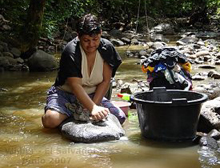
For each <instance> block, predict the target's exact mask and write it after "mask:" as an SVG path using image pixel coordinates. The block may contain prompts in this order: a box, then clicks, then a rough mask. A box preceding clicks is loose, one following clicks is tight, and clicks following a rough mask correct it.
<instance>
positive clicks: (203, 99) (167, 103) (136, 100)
mask: <svg viewBox="0 0 220 168" xmlns="http://www.w3.org/2000/svg"><path fill="white" fill-rule="evenodd" d="M165 90H166V91H168V92H182V93H183V92H185V93H186V92H191V93H195V94H198V95H201V98H199V99H195V100H187V103H186V104H185V103H184V104H182V105H183V106H186V105H193V104H201V103H203V102H205V101H206V100H207V99H208V95H206V94H205V93H200V92H196V91H185V90H179V89H165ZM149 92H154V90H149V91H144V92H136V93H134V94H132V95H131V98H130V100H131V101H133V102H136V103H140V104H144V103H147V104H154V105H170V106H176V105H178V106H181V104H179V103H178V104H173V102H172V101H166V102H162V101H153V100H143V99H139V98H136V96H137V95H140V94H144V93H149Z"/></svg>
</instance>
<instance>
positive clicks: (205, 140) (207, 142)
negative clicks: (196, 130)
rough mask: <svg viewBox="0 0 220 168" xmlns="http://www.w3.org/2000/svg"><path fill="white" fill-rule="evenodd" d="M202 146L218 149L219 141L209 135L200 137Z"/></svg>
mask: <svg viewBox="0 0 220 168" xmlns="http://www.w3.org/2000/svg"><path fill="white" fill-rule="evenodd" d="M199 144H200V146H207V147H208V148H211V149H214V150H217V149H218V143H217V141H216V140H215V139H214V138H212V137H209V136H204V137H202V138H201V139H200V143H199Z"/></svg>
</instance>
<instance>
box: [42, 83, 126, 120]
mask: <svg viewBox="0 0 220 168" xmlns="http://www.w3.org/2000/svg"><path fill="white" fill-rule="evenodd" d="M89 96H90V97H91V98H92V97H93V96H94V94H90V95H89ZM76 101H77V100H76V97H75V96H74V95H73V94H71V93H68V92H65V91H62V90H60V89H57V88H56V87H55V86H52V87H51V88H50V89H49V90H48V91H47V102H46V106H45V112H46V111H47V110H48V109H51V110H55V111H57V112H59V113H62V114H65V115H67V116H68V117H72V116H73V111H71V110H70V109H69V108H68V107H67V104H74V103H76ZM101 105H102V106H103V107H106V108H108V109H109V111H110V113H112V114H113V115H115V116H116V117H117V118H118V120H119V122H120V123H121V124H122V123H123V122H124V121H125V119H126V116H125V114H124V112H123V111H122V110H121V109H120V108H118V107H116V106H114V105H113V104H112V103H111V102H110V101H109V100H108V99H107V98H105V97H104V98H103V99H102V101H101Z"/></svg>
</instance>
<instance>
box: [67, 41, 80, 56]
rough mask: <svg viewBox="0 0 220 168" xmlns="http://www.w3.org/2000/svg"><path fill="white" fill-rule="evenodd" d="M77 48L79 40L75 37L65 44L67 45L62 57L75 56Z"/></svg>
mask: <svg viewBox="0 0 220 168" xmlns="http://www.w3.org/2000/svg"><path fill="white" fill-rule="evenodd" d="M77 48H79V39H78V38H77V37H76V38H74V39H73V40H71V41H70V42H68V43H67V45H66V46H65V47H64V49H63V54H64V55H69V54H70V55H75V53H76V52H77V50H78V49H77Z"/></svg>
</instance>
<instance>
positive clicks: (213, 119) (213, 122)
mask: <svg viewBox="0 0 220 168" xmlns="http://www.w3.org/2000/svg"><path fill="white" fill-rule="evenodd" d="M212 129H217V130H220V97H217V98H215V99H213V100H209V101H207V102H205V103H204V104H203V105H202V108H201V115H200V119H199V124H198V131H201V132H205V133H208V132H210V131H211V130H212Z"/></svg>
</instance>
